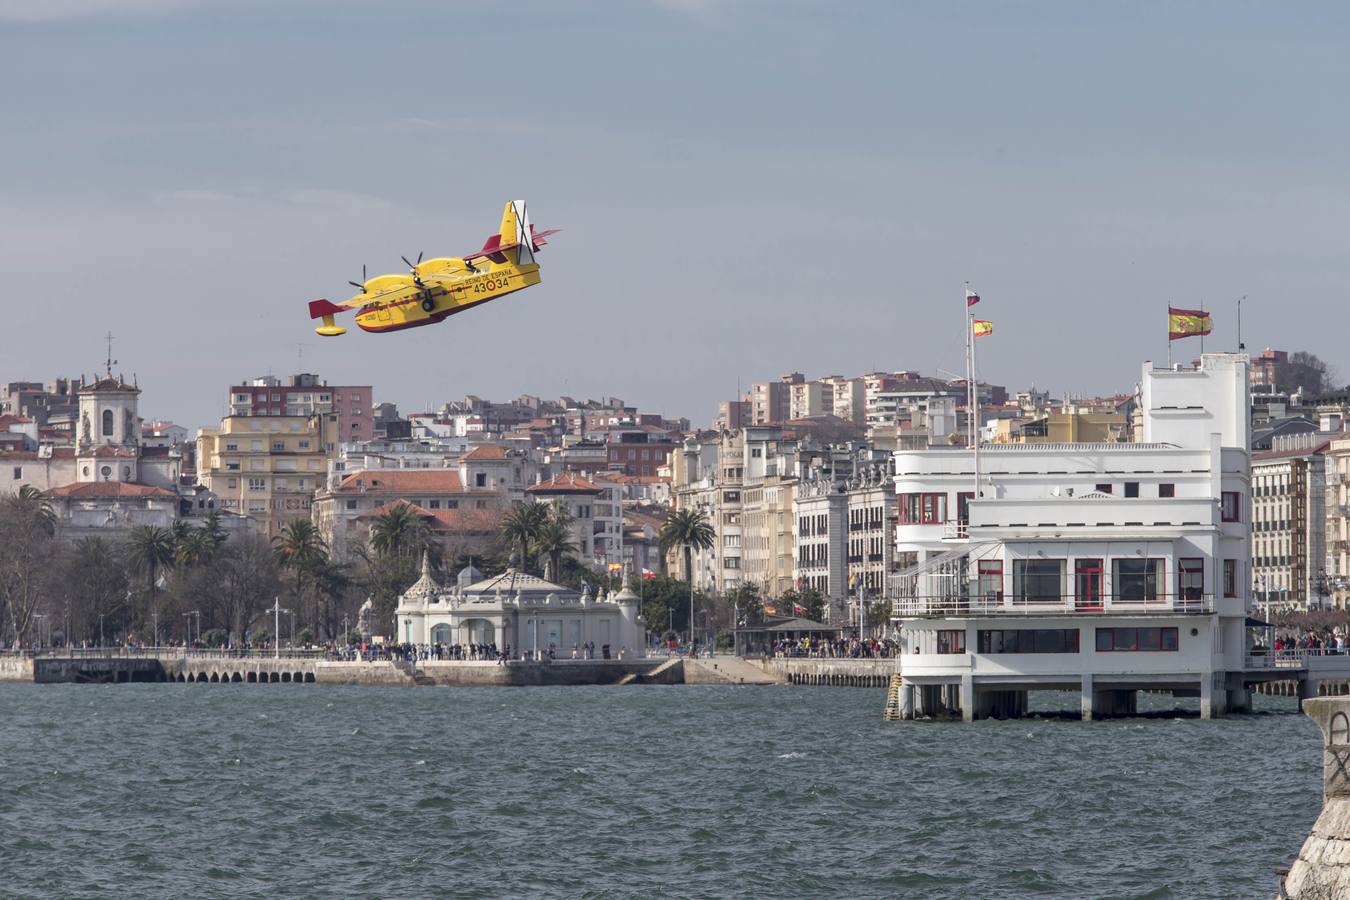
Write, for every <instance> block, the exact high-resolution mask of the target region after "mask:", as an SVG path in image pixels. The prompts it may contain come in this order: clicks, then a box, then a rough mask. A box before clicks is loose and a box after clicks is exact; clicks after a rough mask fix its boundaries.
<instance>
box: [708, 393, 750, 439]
mask: <svg viewBox="0 0 1350 900" xmlns="http://www.w3.org/2000/svg"><path fill="white" fill-rule="evenodd" d="M749 420H750V401H749V400H723V401H721V402H720V403H718V404H717V418H716V419H715V420H714V421H713V429H714V430H716V431H735V430H736V429H737V428H740V427H742V426H743V425H746V424H748V423H749Z"/></svg>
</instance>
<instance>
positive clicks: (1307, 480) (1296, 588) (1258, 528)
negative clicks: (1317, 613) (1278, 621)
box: [1251, 434, 1331, 615]
mask: <svg viewBox="0 0 1350 900" xmlns="http://www.w3.org/2000/svg"><path fill="white" fill-rule="evenodd" d="M1330 444H1331V439H1330V437H1329V436H1328V435H1319V434H1298V435H1292V436H1288V437H1283V438H1276V439H1275V442H1274V447H1273V448H1272V449H1270V450H1267V451H1264V452H1261V453H1255V454H1253V455H1252V515H1251V521H1252V596H1253V598H1254V599H1255V601H1256V603H1257V604H1258V605H1260V606H1261V607H1262V608H1263V609H1264V610H1265V611H1266V613H1267V615H1269V614H1270V613H1273V612H1275V611H1277V610H1282V609H1284V610H1307V609H1309V608H1319V607H1321V606H1322V605H1323V604H1324V601H1325V598H1326V594H1327V591H1328V582H1327V570H1326V561H1327V552H1326V551H1327V528H1328V519H1327V508H1326V495H1327V484H1326V481H1327V472H1326V451H1327V448H1328V447H1329V446H1330Z"/></svg>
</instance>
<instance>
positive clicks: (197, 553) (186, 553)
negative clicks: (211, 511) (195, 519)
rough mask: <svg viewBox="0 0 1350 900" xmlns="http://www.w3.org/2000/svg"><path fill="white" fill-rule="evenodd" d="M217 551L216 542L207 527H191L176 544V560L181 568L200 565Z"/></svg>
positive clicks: (179, 537) (181, 535)
mask: <svg viewBox="0 0 1350 900" xmlns="http://www.w3.org/2000/svg"><path fill="white" fill-rule="evenodd" d="M215 551H216V542H215V541H213V540H211V534H210V532H209V531H207V530H206V529H205V528H189V529H188V530H186V531H185V532H183V533H182V534H180V535H179V536H178V540H177V542H176V544H175V545H174V553H173V555H174V562H175V563H177V564H178V567H179V568H180V569H185V568H190V567H192V566H199V565H201V564H202V563H204V562H206V561H207V560H209V559H210V558H211V557H212V556H213V555H214V554H215Z"/></svg>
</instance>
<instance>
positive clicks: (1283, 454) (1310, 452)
mask: <svg viewBox="0 0 1350 900" xmlns="http://www.w3.org/2000/svg"><path fill="white" fill-rule="evenodd" d="M1330 446H1331V438H1327V439H1326V440H1324V441H1319V442H1318V443H1316V444H1313V445H1312V446H1311V447H1295V448H1293V449H1290V450H1262V451H1261V452H1259V453H1253V454H1252V462H1254V463H1257V462H1268V461H1270V460H1276V459H1296V458H1298V457H1300V456H1315V455H1316V454H1318V453H1323V452H1325V451H1326V449H1327V448H1328V447H1330Z"/></svg>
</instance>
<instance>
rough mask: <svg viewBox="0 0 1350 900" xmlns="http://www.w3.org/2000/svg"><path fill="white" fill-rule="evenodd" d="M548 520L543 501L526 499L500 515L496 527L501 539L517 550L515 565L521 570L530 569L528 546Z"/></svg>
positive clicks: (537, 537) (532, 544) (535, 539)
mask: <svg viewBox="0 0 1350 900" xmlns="http://www.w3.org/2000/svg"><path fill="white" fill-rule="evenodd" d="M548 521H549V508H548V506H546V505H545V504H543V503H535V502H534V501H528V502H525V503H521V504H518V505H516V506H513V507H512V508H511V509H509V510H507V512H506V515H504V516H502V521H501V524H500V525H499V526H498V527H497V530H498V533H499V535H500V536H501V539H502V540H503V541H505V542H506V543H507V544H508V545H514V546H515V547H516V550H517V551H518V552H519V556H518V558H517V563H516V565H517V566H518V567H519V569H520V570H521V571H522V572H528V571H529V570H530V548H531V547H532V546H534V543H535V541H537V540H538V539H539V532H540V531H541V530H542V529H543V527H544V525H545V523H547V522H548Z"/></svg>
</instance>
